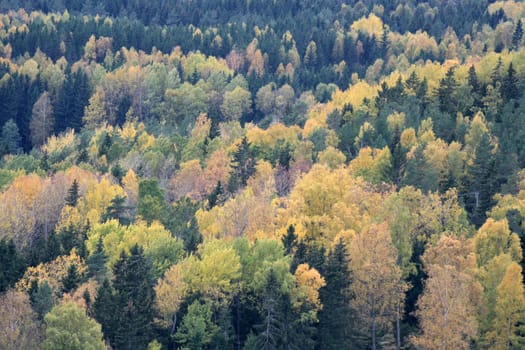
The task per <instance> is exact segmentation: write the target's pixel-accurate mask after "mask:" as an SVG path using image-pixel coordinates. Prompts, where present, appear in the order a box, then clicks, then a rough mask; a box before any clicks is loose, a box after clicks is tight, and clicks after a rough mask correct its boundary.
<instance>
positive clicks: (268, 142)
mask: <svg viewBox="0 0 525 350" xmlns="http://www.w3.org/2000/svg"><path fill="white" fill-rule="evenodd" d="M300 131H301V129H300V128H299V127H298V126H297V125H293V126H290V127H287V126H285V125H284V124H281V123H275V124H272V125H271V126H270V127H269V128H268V129H266V130H263V129H260V128H259V127H258V126H255V127H253V128H250V129H248V131H247V132H246V138H247V139H248V142H249V143H250V144H251V145H252V146H254V147H258V148H260V149H271V148H274V147H275V145H276V144H277V141H278V140H284V141H285V142H288V143H289V144H290V145H296V144H297V143H298V142H299V138H298V136H299V132H300Z"/></svg>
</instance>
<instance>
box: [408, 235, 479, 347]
mask: <svg viewBox="0 0 525 350" xmlns="http://www.w3.org/2000/svg"><path fill="white" fill-rule="evenodd" d="M422 259H423V264H424V267H425V271H426V273H427V275H428V279H427V281H426V283H425V287H424V291H423V294H422V295H421V296H420V297H419V300H418V303H417V308H418V309H417V311H416V315H417V317H418V318H419V322H420V331H421V332H420V334H418V335H416V336H413V337H412V342H413V344H414V345H415V346H417V347H418V348H420V349H428V350H431V349H432V350H433V349H443V350H452V349H465V350H466V349H470V345H471V342H472V341H473V340H475V339H476V337H477V332H478V321H477V317H476V315H477V313H476V311H477V308H478V306H479V302H480V296H481V286H480V285H479V283H478V282H477V281H476V280H475V279H474V276H473V273H474V269H475V265H476V258H475V256H474V254H473V247H472V245H471V243H469V242H468V241H465V240H460V239H456V238H454V237H450V236H446V235H444V236H442V237H441V238H440V239H439V241H437V242H436V243H435V244H432V245H430V246H429V247H428V248H427V250H426V252H425V254H424V255H423V257H422Z"/></svg>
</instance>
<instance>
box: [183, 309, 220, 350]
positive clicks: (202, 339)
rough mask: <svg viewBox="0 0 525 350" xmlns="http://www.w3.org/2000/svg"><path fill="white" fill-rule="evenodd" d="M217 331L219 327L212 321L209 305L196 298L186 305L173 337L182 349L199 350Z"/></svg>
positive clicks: (204, 347)
mask: <svg viewBox="0 0 525 350" xmlns="http://www.w3.org/2000/svg"><path fill="white" fill-rule="evenodd" d="M218 332H219V327H218V326H217V325H216V324H215V323H213V321H212V310H211V307H210V305H209V304H207V303H204V304H201V302H199V301H198V300H196V301H194V302H193V303H192V304H191V305H190V306H189V307H188V313H187V314H186V316H184V318H183V319H182V323H181V325H180V327H179V329H178V330H177V333H176V334H175V339H176V340H177V343H179V344H181V345H182V348H183V349H188V350H200V349H206V348H207V346H208V345H209V344H210V343H211V342H212V340H213V338H214V337H215V335H216V334H217V333H218Z"/></svg>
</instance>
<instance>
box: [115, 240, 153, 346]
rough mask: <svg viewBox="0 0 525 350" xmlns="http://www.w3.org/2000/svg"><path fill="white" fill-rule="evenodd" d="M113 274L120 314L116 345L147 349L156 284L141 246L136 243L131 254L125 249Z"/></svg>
mask: <svg viewBox="0 0 525 350" xmlns="http://www.w3.org/2000/svg"><path fill="white" fill-rule="evenodd" d="M113 275H114V276H115V280H114V282H113V287H114V289H115V302H116V303H115V304H116V305H115V306H116V314H117V315H118V321H117V323H116V324H115V327H116V330H115V338H114V341H113V344H114V345H115V347H116V348H118V349H137V348H145V347H146V346H147V344H148V343H149V341H150V340H151V338H152V321H153V302H154V300H153V298H154V291H153V284H154V283H153V279H152V274H151V267H150V263H149V262H148V261H147V260H146V257H145V256H144V253H143V250H142V248H140V247H139V246H138V245H135V246H133V247H132V248H131V250H130V253H129V255H128V254H126V253H125V252H122V254H121V256H120V259H119V260H118V261H117V262H116V263H115V267H114V268H113Z"/></svg>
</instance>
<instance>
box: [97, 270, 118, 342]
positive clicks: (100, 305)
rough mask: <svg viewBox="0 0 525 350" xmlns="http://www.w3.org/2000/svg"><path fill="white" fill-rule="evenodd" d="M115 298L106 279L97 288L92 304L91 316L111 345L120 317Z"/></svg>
mask: <svg viewBox="0 0 525 350" xmlns="http://www.w3.org/2000/svg"><path fill="white" fill-rule="evenodd" d="M117 301H118V300H117V298H116V296H115V294H114V291H113V288H112V287H111V284H110V282H109V280H108V279H107V278H106V279H104V282H103V283H102V284H101V286H100V287H99V288H98V291H97V297H96V299H95V302H94V303H93V314H94V317H95V319H96V320H97V321H98V322H99V323H100V325H101V327H102V332H103V334H104V337H105V339H106V341H107V342H109V343H113V342H114V339H115V333H116V330H117V326H118V324H117V322H118V321H119V317H120V314H119V312H120V310H119V306H118V305H117Z"/></svg>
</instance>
